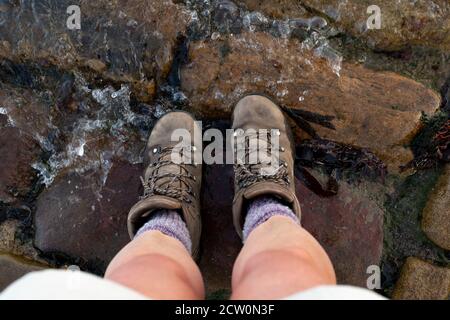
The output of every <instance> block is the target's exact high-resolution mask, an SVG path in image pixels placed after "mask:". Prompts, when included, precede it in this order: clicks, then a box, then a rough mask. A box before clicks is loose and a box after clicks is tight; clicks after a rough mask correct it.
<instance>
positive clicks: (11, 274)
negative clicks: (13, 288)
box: [0, 254, 47, 292]
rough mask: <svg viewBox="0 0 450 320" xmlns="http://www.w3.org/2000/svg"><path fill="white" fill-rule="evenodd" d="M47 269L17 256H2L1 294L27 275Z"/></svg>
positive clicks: (0, 267) (0, 266) (0, 262)
mask: <svg viewBox="0 0 450 320" xmlns="http://www.w3.org/2000/svg"><path fill="white" fill-rule="evenodd" d="M46 268H47V267H46V266H45V265H41V264H37V263H35V262H32V261H28V260H24V259H22V258H19V257H16V256H12V255H8V254H0V292H1V291H2V290H4V289H5V288H6V287H7V286H9V285H10V284H11V283H13V282H14V281H16V280H17V279H19V278H21V277H23V276H24V275H26V274H27V273H29V272H33V271H40V270H43V269H46Z"/></svg>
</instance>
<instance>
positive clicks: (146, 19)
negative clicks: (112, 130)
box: [0, 0, 190, 99]
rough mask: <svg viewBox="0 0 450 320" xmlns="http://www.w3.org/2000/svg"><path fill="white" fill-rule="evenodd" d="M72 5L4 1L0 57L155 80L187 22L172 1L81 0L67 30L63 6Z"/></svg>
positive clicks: (164, 68)
mask: <svg viewBox="0 0 450 320" xmlns="http://www.w3.org/2000/svg"><path fill="white" fill-rule="evenodd" d="M72 4H73V3H72V2H71V1H68V0H63V1H61V0H58V1H56V0H54V1H53V0H50V1H43V2H38V3H34V2H11V1H10V2H7V5H6V6H4V7H2V11H0V18H1V19H0V21H2V23H1V25H0V57H1V58H7V59H12V60H14V61H39V62H46V63H50V64H53V65H56V66H58V67H60V68H62V69H65V70H79V71H82V72H84V74H85V75H90V76H91V78H92V79H96V78H98V77H99V76H100V77H102V78H103V79H106V80H110V81H115V82H126V83H130V84H134V83H135V82H140V81H143V82H149V81H152V80H156V81H160V80H161V79H164V78H165V77H166V76H167V74H168V72H169V70H170V67H171V64H172V60H173V53H174V48H175V46H176V45H177V41H178V40H177V39H178V37H179V36H182V35H183V34H184V33H185V32H186V27H187V25H188V23H189V21H190V13H189V12H188V11H187V10H185V9H184V8H183V6H182V5H179V4H174V3H172V1H159V0H152V1H143V0H136V1H125V0H120V1H106V0H102V1H81V2H80V4H79V6H80V8H81V19H80V27H81V28H80V29H79V30H78V29H75V30H70V29H69V28H68V27H67V24H66V20H67V19H68V18H69V14H67V13H66V10H67V8H68V7H69V6H70V5H72ZM11 30H15V31H14V32H11ZM86 69H87V70H86ZM134 89H135V87H134V86H133V90H134ZM136 90H137V93H139V88H136ZM152 97H153V95H151V96H150V97H148V98H149V99H150V98H152Z"/></svg>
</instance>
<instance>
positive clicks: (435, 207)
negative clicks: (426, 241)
mask: <svg viewBox="0 0 450 320" xmlns="http://www.w3.org/2000/svg"><path fill="white" fill-rule="evenodd" d="M449 204H450V166H448V165H447V167H446V169H445V171H444V173H443V175H442V176H441V177H440V179H439V181H438V183H437V184H436V186H435V187H434V190H433V191H432V192H431V195H430V196H429V199H428V202H427V205H426V207H425V209H424V211H423V218H422V229H423V231H424V232H425V234H426V235H427V236H428V238H430V239H431V240H433V242H434V243H436V244H437V245H439V246H440V247H442V248H444V249H446V250H450V209H449Z"/></svg>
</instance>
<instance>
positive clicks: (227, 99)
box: [181, 33, 440, 169]
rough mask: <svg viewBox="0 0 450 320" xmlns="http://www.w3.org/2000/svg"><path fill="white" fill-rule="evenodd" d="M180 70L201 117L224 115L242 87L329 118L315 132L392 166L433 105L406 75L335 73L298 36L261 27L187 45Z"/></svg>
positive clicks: (349, 67)
mask: <svg viewBox="0 0 450 320" xmlns="http://www.w3.org/2000/svg"><path fill="white" fill-rule="evenodd" d="M181 76H182V77H181V78H182V89H183V90H184V92H185V93H186V94H187V96H188V98H189V99H190V101H191V105H192V108H193V110H194V111H196V112H197V113H198V114H200V115H202V116H205V117H212V118H221V117H222V118H223V117H229V116H230V113H231V110H232V108H233V106H234V105H235V104H236V103H237V101H238V100H239V99H241V98H242V97H243V96H244V95H245V94H249V93H264V94H266V95H269V96H271V97H272V98H274V99H275V100H276V101H277V102H278V103H280V104H282V105H285V106H288V107H290V108H294V109H301V110H304V111H307V112H312V113H315V114H319V115H324V116H331V117H333V120H332V121H331V122H332V124H333V126H334V127H335V129H329V128H325V127H322V126H318V125H314V128H315V129H316V130H317V133H318V134H319V135H320V136H321V137H322V138H325V139H330V140H334V141H337V142H340V143H344V144H350V145H354V146H357V147H365V148H369V149H370V150H371V151H373V152H375V153H376V154H377V155H378V156H379V157H380V158H381V159H382V160H384V161H385V162H387V163H388V164H389V165H391V169H396V168H398V165H399V164H404V163H406V162H408V161H409V160H411V159H412V153H411V151H410V150H409V149H408V148H405V145H406V144H408V143H409V142H410V141H411V139H412V138H413V137H414V135H415V134H416V133H417V131H418V130H419V129H420V123H421V122H420V118H421V112H424V113H426V114H433V113H434V112H435V111H436V110H437V109H438V108H439V104H440V97H439V95H438V94H436V93H435V92H433V91H432V90H429V89H427V88H426V87H424V86H423V85H421V84H419V83H417V82H415V81H413V80H410V79H407V78H405V77H402V76H399V75H397V74H394V73H390V72H375V71H372V70H369V69H366V68H364V67H362V66H359V65H354V64H349V63H343V64H342V69H341V70H340V76H338V75H337V74H336V70H333V69H332V68H331V66H330V64H329V63H328V62H327V61H326V60H325V59H322V58H319V57H316V56H315V55H314V54H313V53H312V52H311V51H309V50H307V49H302V48H301V43H299V42H298V40H296V39H291V40H285V39H279V38H274V37H272V36H270V35H267V34H263V33H244V34H240V35H236V36H229V37H228V38H226V39H223V40H219V41H206V42H204V41H200V42H197V43H193V44H191V47H190V51H189V63H188V64H186V65H185V66H184V68H183V69H182V73H181Z"/></svg>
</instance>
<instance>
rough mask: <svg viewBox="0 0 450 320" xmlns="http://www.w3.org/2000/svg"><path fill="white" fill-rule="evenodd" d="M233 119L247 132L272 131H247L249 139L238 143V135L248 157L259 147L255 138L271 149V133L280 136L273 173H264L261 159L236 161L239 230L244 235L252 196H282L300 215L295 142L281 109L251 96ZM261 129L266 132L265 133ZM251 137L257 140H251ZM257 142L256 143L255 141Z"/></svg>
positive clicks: (235, 218)
mask: <svg viewBox="0 0 450 320" xmlns="http://www.w3.org/2000/svg"><path fill="white" fill-rule="evenodd" d="M232 122H233V125H232V128H233V129H234V130H238V129H242V130H244V131H245V132H247V130H249V129H254V130H260V129H267V130H268V133H266V132H264V131H263V132H261V131H260V132H259V133H258V134H256V135H254V134H253V135H252V134H249V135H247V133H246V134H245V135H246V136H248V139H247V140H246V141H247V142H246V143H236V141H237V139H236V138H235V145H237V147H236V148H235V151H236V152H237V154H239V149H241V150H240V151H241V152H242V151H243V153H244V154H245V159H247V160H248V159H249V158H250V156H251V154H252V153H254V152H257V151H258V150H255V148H254V147H253V148H252V147H251V146H252V142H253V143H255V142H256V141H257V142H258V147H257V148H259V146H260V145H261V144H262V145H263V146H265V145H267V146H268V149H269V150H271V147H272V146H271V144H270V143H269V141H271V133H275V134H276V135H278V136H279V148H278V149H279V150H278V151H279V153H278V157H276V158H277V160H278V161H276V162H275V165H276V170H274V171H273V172H272V173H271V174H262V173H261V167H262V166H263V164H262V163H260V162H259V160H258V163H256V164H255V163H253V164H248V162H249V161H246V162H245V161H244V162H243V163H242V162H241V163H239V161H237V162H236V163H235V165H234V172H235V176H234V182H235V183H234V185H235V196H234V200H233V221H234V226H235V228H236V231H237V232H238V234H239V235H240V236H241V238H242V227H243V224H244V219H245V210H246V207H247V204H248V202H249V200H251V199H254V198H256V197H258V196H262V195H270V196H274V197H277V198H279V199H280V200H281V201H282V202H283V203H284V204H286V205H288V206H290V208H291V209H292V210H293V211H294V213H295V214H296V215H297V216H298V217H299V219H300V216H301V210H300V204H299V202H298V200H297V197H296V195H295V180H294V155H293V150H294V149H293V147H294V143H293V141H292V134H291V130H290V127H289V124H288V123H287V121H286V118H285V117H284V114H283V112H282V111H281V109H280V108H279V107H278V106H277V105H275V104H274V103H273V102H272V101H271V100H269V99H267V98H265V97H263V96H258V95H251V96H247V97H245V98H243V99H242V100H241V101H239V102H238V104H237V105H236V107H235V108H234V111H233V116H232ZM272 129H275V130H272ZM235 132H236V131H235ZM261 133H263V134H262V135H261ZM235 136H236V134H235ZM255 139H256V141H255ZM251 140H253V141H252V142H251ZM253 146H255V145H254V144H253ZM242 149H244V150H242ZM235 161H236V160H235Z"/></svg>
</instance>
